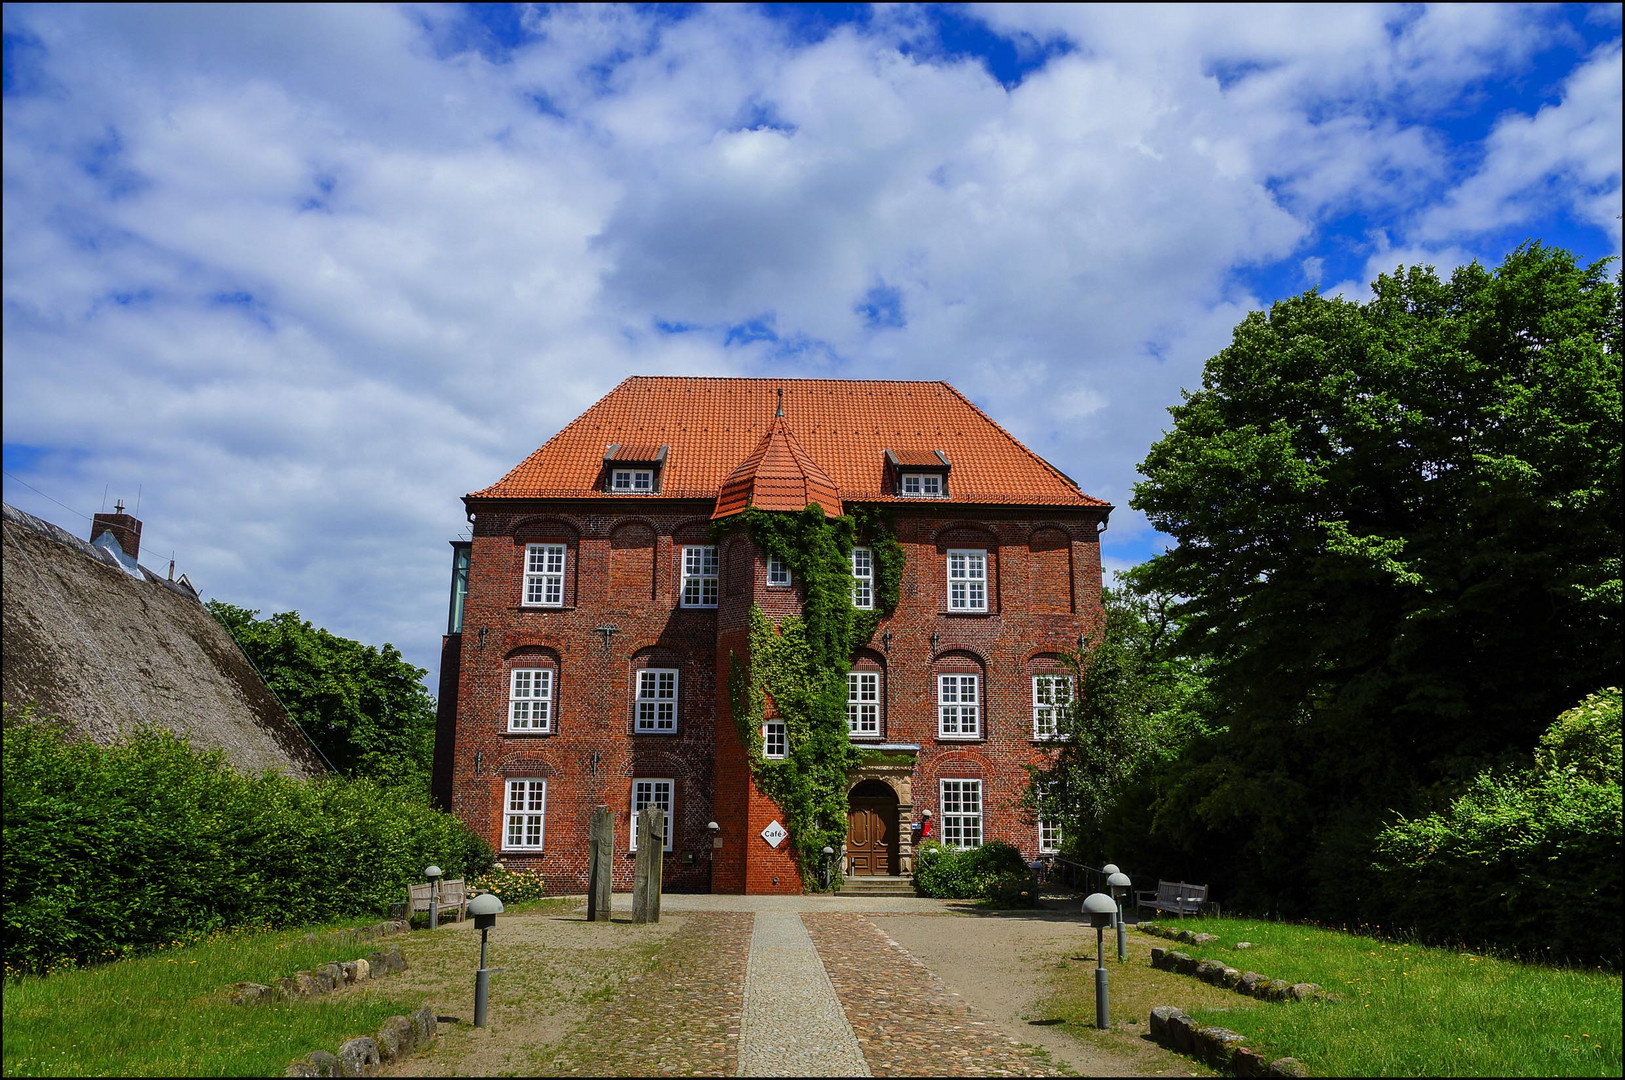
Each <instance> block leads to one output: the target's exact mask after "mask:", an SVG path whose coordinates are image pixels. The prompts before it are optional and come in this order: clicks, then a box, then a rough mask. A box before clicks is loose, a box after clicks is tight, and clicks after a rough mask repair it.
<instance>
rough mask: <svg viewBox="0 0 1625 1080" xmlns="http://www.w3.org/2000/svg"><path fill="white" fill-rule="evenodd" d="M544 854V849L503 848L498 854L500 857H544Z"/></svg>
mask: <svg viewBox="0 0 1625 1080" xmlns="http://www.w3.org/2000/svg"><path fill="white" fill-rule="evenodd" d="M546 853H547V849H546V848H539V847H505V848H502V849H501V850H500V851H499V852H498V854H500V855H545V854H546Z"/></svg>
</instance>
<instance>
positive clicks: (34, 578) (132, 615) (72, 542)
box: [3, 506, 327, 777]
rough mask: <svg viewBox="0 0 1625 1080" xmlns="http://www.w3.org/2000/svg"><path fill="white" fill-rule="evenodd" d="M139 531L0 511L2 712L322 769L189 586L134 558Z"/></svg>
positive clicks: (286, 767) (108, 518) (259, 765)
mask: <svg viewBox="0 0 1625 1080" xmlns="http://www.w3.org/2000/svg"><path fill="white" fill-rule="evenodd" d="M120 510H121V511H122V507H121V508H120ZM140 530H141V523H140V522H138V521H136V520H135V519H134V518H132V517H129V516H128V515H125V514H123V513H120V514H117V515H112V514H98V515H97V517H96V525H95V526H93V528H92V536H93V538H94V541H93V542H91V543H87V542H86V541H84V540H81V539H79V538H78V537H76V536H73V535H72V534H71V533H68V532H66V531H64V530H62V529H60V528H58V527H56V526H55V525H52V524H50V523H49V522H46V521H42V520H40V519H39V518H36V517H34V516H33V515H31V514H25V513H23V512H22V511H20V510H18V509H16V508H15V507H12V506H5V507H4V605H5V606H4V642H3V645H4V650H5V651H4V659H3V666H4V683H5V701H6V704H7V705H8V706H13V707H16V706H21V705H25V704H29V703H32V704H34V705H35V706H36V707H37V709H38V711H39V712H40V713H41V714H43V715H49V716H55V717H58V718H59V719H61V720H62V721H64V722H65V723H67V724H68V725H69V726H70V727H71V728H73V729H74V730H75V731H77V732H79V733H80V734H82V735H84V736H85V737H87V738H90V739H93V740H96V741H98V742H105V741H111V740H112V739H114V738H117V737H118V736H120V735H122V734H125V733H127V732H129V731H131V730H133V729H135V728H136V727H137V726H139V725H141V724H142V723H149V724H152V725H154V726H156V727H162V728H167V729H169V730H170V731H173V732H175V733H176V734H177V735H181V736H183V737H185V738H186V739H187V741H188V742H190V743H191V744H192V745H193V746H194V747H198V748H200V749H203V748H206V749H220V750H223V751H225V754H226V757H227V758H228V759H229V760H230V761H231V762H232V764H234V765H235V766H237V767H238V768H239V769H243V770H245V771H249V772H260V771H263V770H265V769H275V770H278V771H279V772H284V773H288V774H290V775H293V776H299V777H309V776H320V775H322V774H324V773H326V772H327V766H326V765H325V764H324V763H323V761H322V759H321V757H320V755H319V754H317V752H316V751H315V749H314V748H313V747H312V746H311V744H310V741H309V740H308V739H306V738H305V737H304V735H303V734H302V733H301V732H300V730H299V729H298V728H297V727H296V726H295V725H294V723H293V721H292V720H290V719H289V718H288V715H287V713H286V712H284V711H283V709H282V706H281V705H280V704H278V703H277V700H276V698H275V697H274V696H272V694H271V692H270V691H269V690H268V689H266V687H265V684H264V683H263V682H262V681H261V680H260V677H259V675H258V674H257V673H256V672H255V671H254V668H253V666H252V665H250V664H249V662H248V660H247V659H246V658H245V657H244V656H243V654H242V651H241V650H240V649H238V647H237V643H236V642H234V641H233V640H232V638H231V635H230V634H228V633H227V632H226V629H225V627H223V626H221V625H220V624H219V623H218V622H216V621H215V619H214V617H213V616H212V615H210V614H209V611H208V609H207V608H205V607H204V606H203V604H202V603H201V602H200V601H199V598H198V594H197V591H196V590H195V589H193V588H192V587H191V584H190V583H189V582H188V581H187V580H186V578H185V577H182V578H181V579H180V580H179V581H170V580H168V579H167V578H166V577H161V576H159V575H157V574H154V573H152V572H151V571H150V570H147V569H145V568H144V567H142V566H141V565H140V564H139V563H138V562H137V560H136V556H137V555H138V553H139V549H140V535H141V531H140Z"/></svg>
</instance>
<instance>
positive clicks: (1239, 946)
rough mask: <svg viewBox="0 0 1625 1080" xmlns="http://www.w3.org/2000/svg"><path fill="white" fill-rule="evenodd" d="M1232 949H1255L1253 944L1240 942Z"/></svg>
mask: <svg viewBox="0 0 1625 1080" xmlns="http://www.w3.org/2000/svg"><path fill="white" fill-rule="evenodd" d="M1230 947H1231V948H1232V949H1250V948H1252V947H1253V943H1252V942H1250V941H1238V942H1236V943H1235V944H1234V945H1232V946H1230Z"/></svg>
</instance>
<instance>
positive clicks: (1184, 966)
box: [1169, 952, 1196, 975]
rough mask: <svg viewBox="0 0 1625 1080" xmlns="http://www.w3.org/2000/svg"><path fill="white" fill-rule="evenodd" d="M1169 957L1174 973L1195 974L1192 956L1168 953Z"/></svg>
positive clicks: (1194, 960)
mask: <svg viewBox="0 0 1625 1080" xmlns="http://www.w3.org/2000/svg"><path fill="white" fill-rule="evenodd" d="M1169 956H1171V957H1172V958H1173V962H1174V970H1175V971H1177V972H1179V973H1180V974H1181V975H1195V974H1196V957H1194V956H1192V955H1191V954H1190V953H1182V952H1174V953H1170V954H1169Z"/></svg>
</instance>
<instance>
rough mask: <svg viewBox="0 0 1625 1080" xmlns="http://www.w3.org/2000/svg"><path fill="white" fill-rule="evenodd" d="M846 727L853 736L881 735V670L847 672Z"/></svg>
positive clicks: (872, 737)
mask: <svg viewBox="0 0 1625 1080" xmlns="http://www.w3.org/2000/svg"><path fill="white" fill-rule="evenodd" d="M846 728H847V731H849V732H850V733H851V734H852V737H853V738H857V739H863V738H870V739H874V738H879V737H880V672H878V671H853V672H849V673H848V674H847V676H846Z"/></svg>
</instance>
